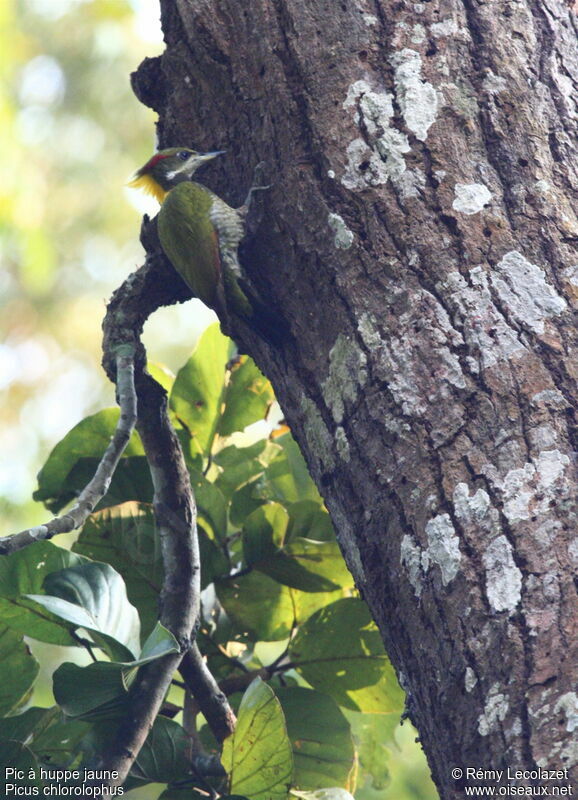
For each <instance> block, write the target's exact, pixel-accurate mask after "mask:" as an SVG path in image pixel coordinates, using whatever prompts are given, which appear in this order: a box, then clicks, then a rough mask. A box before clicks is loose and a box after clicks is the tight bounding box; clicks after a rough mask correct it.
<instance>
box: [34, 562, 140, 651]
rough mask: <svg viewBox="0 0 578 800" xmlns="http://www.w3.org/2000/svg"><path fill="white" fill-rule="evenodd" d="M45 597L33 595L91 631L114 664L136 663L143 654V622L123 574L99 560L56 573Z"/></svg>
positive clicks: (46, 584)
mask: <svg viewBox="0 0 578 800" xmlns="http://www.w3.org/2000/svg"><path fill="white" fill-rule="evenodd" d="M44 589H45V591H46V594H45V595H29V597H30V599H32V600H34V601H35V602H37V603H39V604H40V605H42V606H44V608H46V609H47V610H48V611H50V612H51V613H53V614H55V615H56V616H58V617H60V618H61V619H63V620H65V621H66V622H70V623H71V624H72V625H73V626H74V627H80V628H84V629H85V630H87V631H90V633H91V634H92V636H93V638H94V640H95V642H96V643H97V644H98V645H100V646H101V647H103V648H104V649H105V651H106V652H107V653H108V655H109V656H110V657H111V659H113V660H114V661H133V660H134V659H135V658H136V657H137V656H138V654H139V652H140V621H139V617H138V613H137V610H136V608H135V607H134V606H132V605H131V604H130V603H129V602H128V598H127V596H126V587H125V584H124V581H123V579H122V577H121V576H120V575H119V573H118V572H117V571H116V570H115V569H114V568H113V567H111V566H110V564H103V563H101V562H98V561H91V562H89V563H86V564H79V565H78V566H75V567H69V568H67V569H63V570H60V571H59V572H53V573H51V574H50V575H47V576H46V579H45V581H44Z"/></svg>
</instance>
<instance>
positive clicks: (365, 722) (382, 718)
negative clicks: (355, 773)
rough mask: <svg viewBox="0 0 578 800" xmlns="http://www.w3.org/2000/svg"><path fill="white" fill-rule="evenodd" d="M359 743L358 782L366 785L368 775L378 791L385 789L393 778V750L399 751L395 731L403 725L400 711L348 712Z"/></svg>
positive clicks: (372, 785) (372, 786)
mask: <svg viewBox="0 0 578 800" xmlns="http://www.w3.org/2000/svg"><path fill="white" fill-rule="evenodd" d="M345 713H346V716H347V719H348V720H349V721H350V724H351V727H352V730H353V735H354V737H355V741H356V743H357V750H358V759H359V766H360V774H359V780H358V784H359V785H361V786H363V783H364V782H365V781H364V778H365V776H369V778H370V785H371V788H372V789H373V790H375V791H376V792H383V790H384V789H385V788H386V787H387V785H388V783H389V779H390V775H389V762H390V760H391V758H392V750H394V749H395V750H398V749H399V748H398V745H397V744H396V742H395V739H394V733H395V730H396V728H397V726H398V725H399V713H395V714H361V713H359V712H357V711H346V712H345Z"/></svg>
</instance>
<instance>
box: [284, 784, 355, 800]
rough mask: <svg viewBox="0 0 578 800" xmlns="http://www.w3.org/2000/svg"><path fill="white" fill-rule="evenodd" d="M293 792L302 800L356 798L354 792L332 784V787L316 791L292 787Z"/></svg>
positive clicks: (346, 799)
mask: <svg viewBox="0 0 578 800" xmlns="http://www.w3.org/2000/svg"><path fill="white" fill-rule="evenodd" d="M291 794H292V795H295V797H299V798H301V800H354V797H353V795H352V794H349V792H348V791H347V790H346V789H341V788H340V787H339V786H332V787H331V788H330V789H318V790H317V791H316V792H298V791H296V790H295V789H291Z"/></svg>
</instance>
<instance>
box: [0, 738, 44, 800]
mask: <svg viewBox="0 0 578 800" xmlns="http://www.w3.org/2000/svg"><path fill="white" fill-rule="evenodd" d="M0 764H2V766H3V770H2V779H3V780H2V782H3V783H4V786H5V787H6V784H9V783H15V784H20V785H21V786H26V787H30V786H41V785H42V784H41V781H40V778H39V777H36V776H38V775H40V770H39V769H38V762H37V761H36V757H35V756H34V753H32V752H31V750H29V749H28V747H26V746H25V745H23V744H22V743H21V742H15V741H10V740H6V741H0ZM8 768H10V769H14V770H22V771H23V772H24V780H21V781H20V780H17V779H14V780H11V779H10V776H9V775H6V772H5V770H7V769H8ZM30 771H32V772H30ZM29 774H33V775H34V776H35V777H34V778H32V779H29V778H28V775H29ZM6 791H8V789H6ZM12 796H13V797H16V796H17V795H16V794H14V795H12Z"/></svg>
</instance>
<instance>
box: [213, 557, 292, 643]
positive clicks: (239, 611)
mask: <svg viewBox="0 0 578 800" xmlns="http://www.w3.org/2000/svg"><path fill="white" fill-rule="evenodd" d="M215 588H216V590H217V596H218V598H219V601H220V602H221V604H222V606H223V608H224V609H225V611H226V612H227V614H228V616H229V617H230V618H231V619H232V621H233V622H234V623H235V626H236V627H237V629H238V630H239V632H241V633H245V632H246V633H247V634H248V635H249V636H250V637H251V638H253V639H255V640H259V639H264V640H265V641H274V640H278V639H285V638H286V637H287V636H289V634H290V632H291V628H292V627H293V622H294V620H295V605H294V602H293V597H292V595H291V589H289V588H288V587H286V586H282V585H281V584H279V583H277V582H276V581H274V580H272V579H271V578H269V577H268V576H267V575H263V574H261V573H259V572H250V573H249V574H248V575H243V576H242V577H239V578H234V579H229V580H217V581H215Z"/></svg>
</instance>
